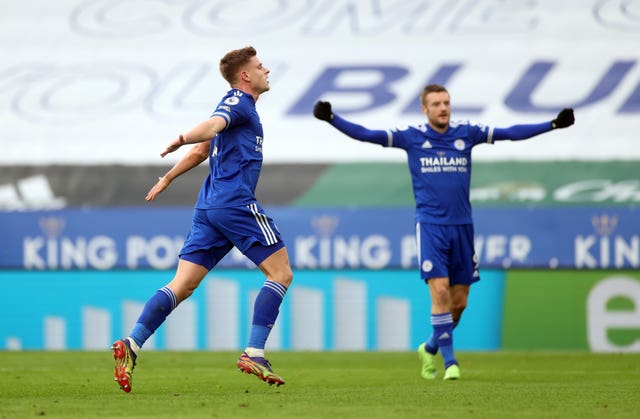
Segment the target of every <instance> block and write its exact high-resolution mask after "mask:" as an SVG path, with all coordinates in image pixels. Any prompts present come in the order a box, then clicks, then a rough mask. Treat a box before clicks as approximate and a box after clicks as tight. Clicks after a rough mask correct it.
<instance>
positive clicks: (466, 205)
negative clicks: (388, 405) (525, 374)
mask: <svg viewBox="0 0 640 419" xmlns="http://www.w3.org/2000/svg"><path fill="white" fill-rule="evenodd" d="M420 103H421V108H422V112H423V113H424V114H425V115H426V117H427V124H421V125H418V126H411V127H407V128H403V129H393V130H386V131H384V130H370V129H367V128H365V127H362V126H360V125H357V124H354V123H351V122H349V121H346V120H345V119H343V118H341V117H340V116H338V115H336V114H334V113H333V112H332V109H331V104H330V103H329V102H323V101H319V102H317V103H316V105H315V107H314V109H313V114H314V116H315V117H316V118H318V119H321V120H324V121H327V122H329V123H330V124H331V125H333V126H334V127H335V128H337V129H338V130H340V131H341V132H343V133H344V134H346V135H348V136H350V137H351V138H354V139H356V140H360V141H366V142H370V143H375V144H379V145H381V146H383V147H396V148H401V149H404V150H405V152H406V153H407V157H408V164H409V171H410V173H411V179H412V183H413V194H414V198H415V202H416V211H415V220H416V239H417V246H418V262H419V264H420V265H419V266H420V274H421V278H422V279H423V280H425V281H426V283H427V284H428V286H429V293H430V295H431V325H432V326H433V333H432V334H431V336H430V337H429V339H428V340H427V341H426V342H424V343H423V344H421V345H420V347H419V348H418V354H419V357H420V360H421V362H422V371H421V374H422V377H423V378H425V379H434V378H435V377H436V368H435V363H434V355H435V354H436V353H437V352H438V349H440V351H441V353H442V357H443V359H444V368H445V370H444V379H445V380H455V379H458V378H460V368H459V366H458V361H457V360H456V357H455V354H454V348H453V329H454V328H455V327H456V326H457V324H458V322H459V321H460V317H461V316H462V312H463V311H464V309H465V308H466V306H467V300H468V296H469V288H470V286H471V284H473V283H474V282H477V281H479V280H480V275H479V271H478V258H477V256H476V254H475V251H474V248H473V220H472V216H471V203H470V201H469V187H470V176H471V150H472V148H473V147H475V146H476V145H478V144H481V143H489V144H492V143H493V142H494V141H498V140H514V141H515V140H524V139H527V138H531V137H533V136H536V135H539V134H542V133H545V132H548V131H551V130H552V129H555V128H565V127H568V126H570V125H572V124H573V123H574V116H573V110H572V109H563V110H562V111H561V112H560V113H559V114H558V116H557V117H556V118H555V119H554V120H552V121H550V122H542V123H539V124H522V125H514V126H511V127H509V128H490V127H486V126H482V125H474V124H471V123H469V122H452V121H450V117H451V103H450V97H449V93H448V92H447V90H446V89H445V88H444V87H443V86H440V85H436V84H430V85H427V86H426V87H425V88H424V89H423V91H422V94H421V95H420Z"/></svg>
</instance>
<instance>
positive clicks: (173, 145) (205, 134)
mask: <svg viewBox="0 0 640 419" xmlns="http://www.w3.org/2000/svg"><path fill="white" fill-rule="evenodd" d="M226 126H227V121H226V120H225V119H224V118H222V117H221V116H217V115H214V116H212V117H211V118H209V119H207V120H206V121H202V122H200V123H199V124H198V125H196V126H195V127H193V128H191V129H190V130H189V131H188V132H187V133H186V134H180V135H179V136H178V137H177V138H176V139H174V140H173V141H171V142H170V143H169V145H168V146H167V148H165V149H164V151H163V152H162V153H160V157H164V156H166V155H167V154H169V153H173V152H174V151H176V150H177V149H179V148H180V147H182V146H183V145H185V144H195V143H201V142H204V141H209V140H210V139H212V138H213V137H215V136H216V135H218V133H219V132H221V131H222V130H223V129H225V127H226Z"/></svg>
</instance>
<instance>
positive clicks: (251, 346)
mask: <svg viewBox="0 0 640 419" xmlns="http://www.w3.org/2000/svg"><path fill="white" fill-rule="evenodd" d="M220 72H221V73H222V77H224V79H225V80H226V81H227V82H229V85H230V86H231V90H229V91H228V92H227V94H226V95H225V96H224V97H223V98H222V100H221V101H220V103H219V104H218V106H217V107H216V109H215V110H214V112H213V114H212V115H211V117H210V118H209V119H207V120H205V121H203V122H201V123H200V124H198V125H196V126H195V127H193V128H192V129H191V130H189V131H188V132H187V133H185V134H181V135H179V136H178V137H177V138H176V139H175V140H173V141H172V142H171V143H169V145H168V146H167V148H166V149H165V150H164V151H163V152H162V153H161V156H162V157H164V156H166V155H167V154H169V153H171V152H174V151H176V150H177V149H178V148H180V147H181V146H183V145H185V144H196V145H195V146H194V147H192V148H191V150H190V151H189V152H188V153H187V154H185V156H184V157H182V159H181V160H180V161H178V162H177V163H176V164H175V165H174V166H173V167H172V168H171V169H170V170H169V171H168V172H167V173H166V174H165V175H164V176H163V177H161V178H159V180H158V182H157V183H156V184H155V185H154V186H153V187H152V188H151V190H150V191H149V193H148V195H147V197H146V200H147V201H152V200H154V199H155V198H156V196H157V195H158V194H159V193H161V192H162V191H163V190H165V189H166V188H167V187H168V186H169V184H170V183H171V181H173V179H175V178H176V177H178V176H180V175H181V174H183V173H185V172H186V171H188V170H190V169H192V168H194V167H196V166H197V165H199V164H200V163H202V162H203V161H204V160H206V159H207V157H209V168H210V174H209V176H208V177H207V178H206V180H205V181H204V183H203V185H202V188H201V189H200V194H199V196H198V200H197V202H196V204H195V209H194V212H193V222H192V225H191V231H190V232H189V235H188V236H187V239H186V241H185V243H184V246H183V248H182V250H181V251H180V259H179V262H178V268H177V270H176V273H175V276H174V278H173V279H172V280H171V281H170V282H169V283H168V284H167V285H166V286H164V287H162V288H161V289H159V290H158V291H156V293H155V294H154V295H152V296H151V298H150V299H149V300H148V301H147V303H146V304H145V306H144V308H143V310H142V313H141V314H140V317H139V318H138V320H137V322H136V324H135V325H134V327H133V329H132V330H131V333H130V334H129V336H128V337H126V338H124V339H121V340H117V341H116V342H115V343H114V344H113V347H112V350H113V357H114V359H115V380H116V381H117V382H118V384H119V385H120V387H121V388H122V390H124V391H125V392H127V393H128V392H130V391H131V385H132V380H131V375H132V373H133V369H134V367H135V364H136V358H137V357H138V353H139V351H140V348H141V347H142V345H143V344H144V343H145V341H146V340H147V339H148V338H149V337H150V336H151V335H152V334H153V333H154V332H155V330H156V329H157V328H158V327H159V326H160V325H161V324H162V323H163V322H164V321H165V319H166V318H167V316H168V315H169V313H171V311H172V310H174V309H175V308H176V306H177V305H178V304H180V302H182V301H183V300H185V299H186V298H188V297H189V296H190V295H191V294H193V292H194V290H195V289H196V288H197V287H198V285H199V284H200V282H201V281H202V279H203V278H204V277H205V276H206V275H207V273H208V272H209V271H210V270H211V269H212V268H213V267H214V266H216V264H217V263H218V262H219V261H220V260H221V259H222V258H223V257H224V256H225V255H226V254H227V253H228V252H229V251H230V250H231V249H232V248H233V247H234V246H236V247H237V248H238V249H239V250H240V251H241V252H242V253H243V254H244V255H245V256H247V257H248V258H249V259H250V260H251V261H252V262H254V263H255V264H256V265H257V266H258V267H259V268H260V270H261V271H262V272H263V273H264V275H265V276H266V281H265V283H264V285H263V287H262V289H261V290H260V292H259V293H258V296H257V298H256V301H255V305H254V314H253V321H252V325H251V332H250V336H249V342H248V344H247V347H246V349H245V351H244V352H243V353H242V355H241V356H240V358H239V359H238V362H237V365H238V368H240V370H241V371H244V372H246V373H249V374H254V375H256V376H258V378H260V379H262V380H263V381H266V382H267V383H269V384H276V385H278V386H279V385H281V384H284V380H283V379H282V378H281V377H280V376H279V375H278V374H276V373H275V372H273V370H272V369H271V365H270V364H269V361H267V360H266V358H265V354H264V347H265V343H266V341H267V338H268V336H269V333H270V331H271V328H272V327H273V325H274V323H275V321H276V318H277V317H278V312H279V309H280V304H281V303H282V300H283V298H284V296H285V293H286V292H287V288H288V287H289V285H290V284H291V281H292V279H293V273H292V272H291V266H290V264H289V256H288V254H287V250H286V248H285V245H284V243H283V241H282V238H281V236H280V232H279V231H278V229H277V227H276V225H275V224H274V222H273V220H272V219H271V218H270V217H269V216H267V214H265V212H264V210H263V209H262V208H261V206H260V204H258V202H257V200H256V198H255V189H256V185H257V184H258V176H259V175H260V170H261V167H262V143H263V132H262V124H261V123H260V118H259V116H258V113H257V111H256V102H257V100H258V98H259V97H260V95H261V94H262V93H264V92H266V91H268V90H269V79H268V78H269V69H268V68H267V67H265V66H263V65H262V63H261V62H260V60H259V59H258V58H257V55H256V50H255V49H254V48H253V47H246V48H242V49H238V50H234V51H231V52H229V53H227V54H226V55H225V56H224V57H222V59H221V60H220Z"/></svg>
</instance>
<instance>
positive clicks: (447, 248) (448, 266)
mask: <svg viewBox="0 0 640 419" xmlns="http://www.w3.org/2000/svg"><path fill="white" fill-rule="evenodd" d="M416 240H417V244H418V261H419V263H420V275H421V278H422V279H424V280H429V279H431V278H440V277H448V278H449V284H450V285H471V284H473V283H474V282H477V281H479V280H480V273H479V270H478V268H479V267H478V257H477V256H476V252H475V250H474V245H473V225H472V224H460V225H440V224H428V223H417V224H416Z"/></svg>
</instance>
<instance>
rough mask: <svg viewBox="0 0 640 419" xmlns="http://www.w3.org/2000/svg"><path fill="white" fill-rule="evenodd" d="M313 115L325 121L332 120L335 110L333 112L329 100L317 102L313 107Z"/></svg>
mask: <svg viewBox="0 0 640 419" xmlns="http://www.w3.org/2000/svg"><path fill="white" fill-rule="evenodd" d="M313 116H315V117H316V118H318V119H321V120H323V121H327V122H331V120H332V119H333V112H331V103H329V102H322V101H318V102H316V105H315V106H314V107H313Z"/></svg>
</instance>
